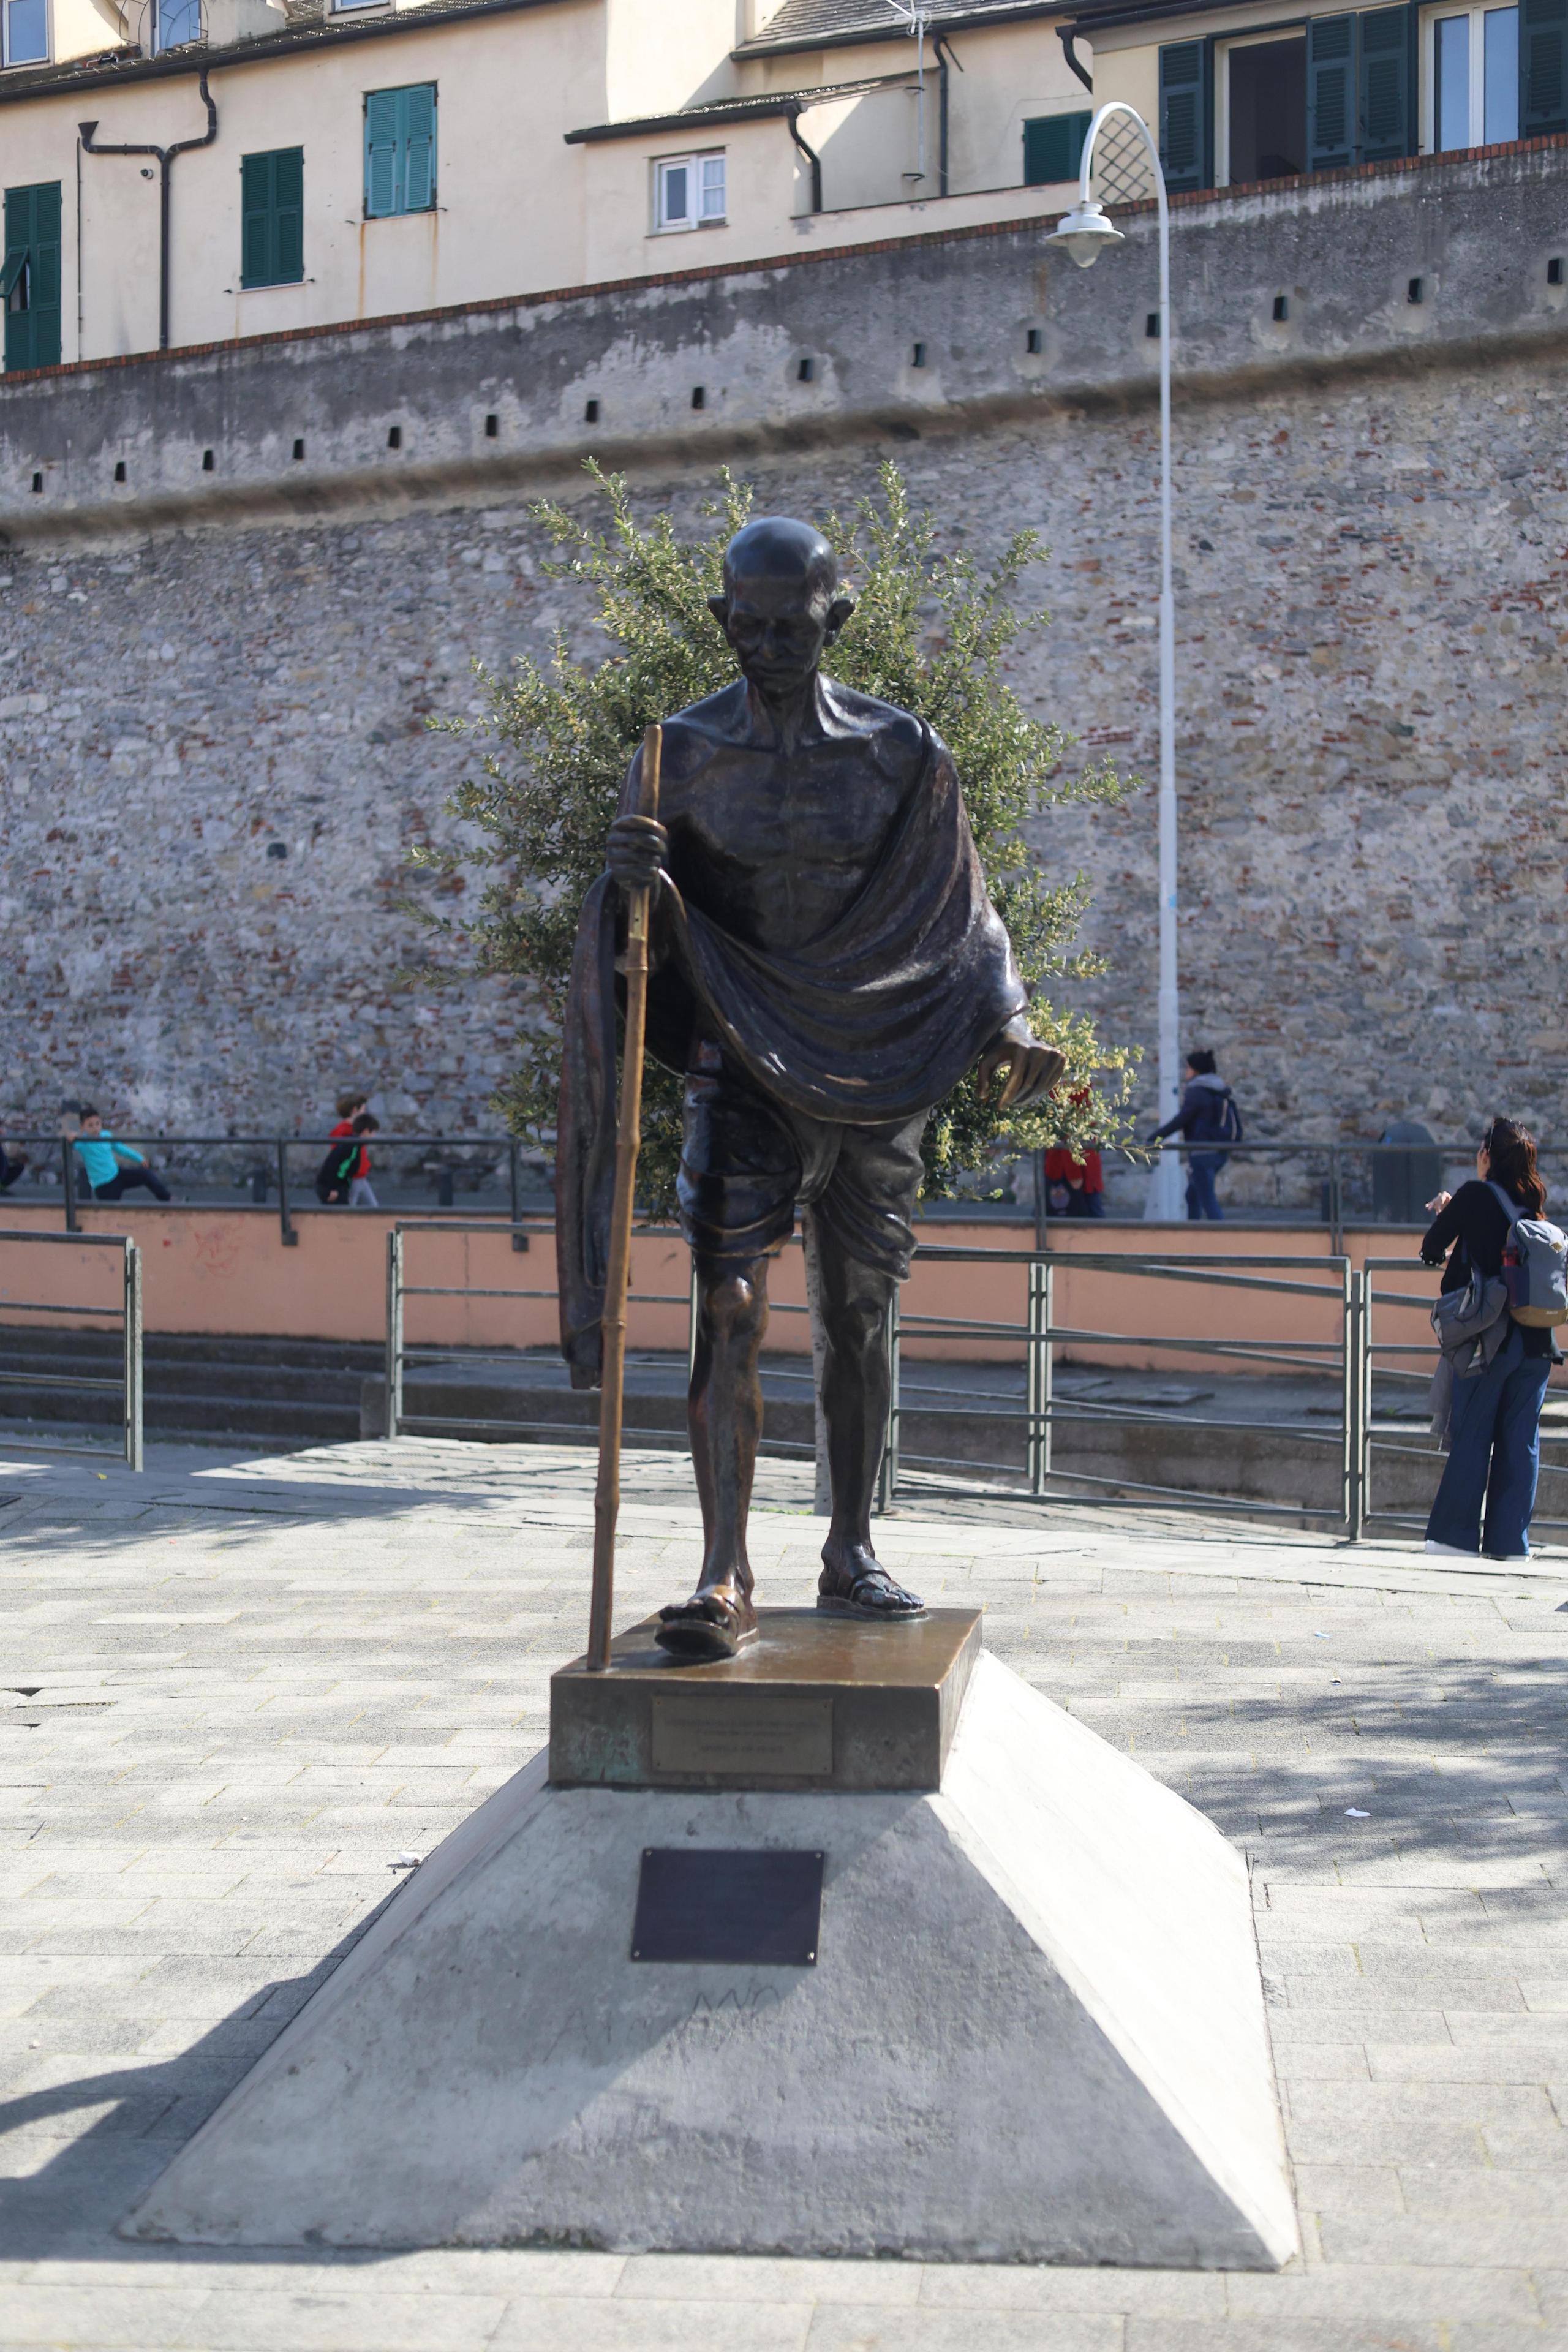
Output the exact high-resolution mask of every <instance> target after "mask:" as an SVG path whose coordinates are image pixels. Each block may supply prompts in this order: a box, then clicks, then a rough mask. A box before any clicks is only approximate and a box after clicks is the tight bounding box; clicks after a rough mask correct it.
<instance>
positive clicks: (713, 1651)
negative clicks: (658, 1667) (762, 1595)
mask: <svg viewBox="0 0 1568 2352" xmlns="http://www.w3.org/2000/svg"><path fill="white" fill-rule="evenodd" d="M658 1616H659V1625H658V1633H656V1634H655V1635H654V1637H653V1638H654V1640H655V1641H656V1642H657V1643H658V1646H659V1648H660V1649H661V1650H666V1651H668V1654H669V1655H670V1656H671V1657H672V1658H679V1659H680V1660H681V1661H682V1662H683V1663H685V1664H689V1665H701V1664H705V1663H707V1662H709V1661H710V1660H713V1659H717V1658H732V1657H733V1656H734V1655H735V1654H736V1652H737V1651H738V1650H743V1649H744V1648H745V1646H746V1644H747V1643H748V1642H754V1641H755V1640H756V1638H757V1618H756V1612H755V1611H754V1610H753V1609H752V1606H751V1604H750V1602H749V1601H748V1602H747V1603H745V1604H744V1605H743V1606H742V1604H741V1603H739V1602H737V1601H731V1600H730V1599H729V1598H728V1597H727V1596H726V1595H725V1594H723V1593H720V1592H694V1593H693V1594H692V1596H691V1599H690V1600H689V1601H675V1602H674V1603H673V1604H672V1605H671V1606H670V1607H669V1608H668V1609H661V1610H660V1611H659V1612H658Z"/></svg>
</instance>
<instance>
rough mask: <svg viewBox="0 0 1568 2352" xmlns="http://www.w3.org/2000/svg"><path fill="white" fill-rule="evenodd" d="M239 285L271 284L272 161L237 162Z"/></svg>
mask: <svg viewBox="0 0 1568 2352" xmlns="http://www.w3.org/2000/svg"><path fill="white" fill-rule="evenodd" d="M239 214H240V231H239V282H240V284H241V285H242V286H270V285H271V283H272V158H271V156H270V155H242V156H241V157H240V162H239Z"/></svg>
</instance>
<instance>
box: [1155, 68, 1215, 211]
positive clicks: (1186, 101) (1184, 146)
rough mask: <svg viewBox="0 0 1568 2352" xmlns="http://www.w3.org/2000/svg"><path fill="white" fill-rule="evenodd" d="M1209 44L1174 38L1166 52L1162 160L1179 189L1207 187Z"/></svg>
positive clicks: (1167, 179) (1162, 89) (1170, 185)
mask: <svg viewBox="0 0 1568 2352" xmlns="http://www.w3.org/2000/svg"><path fill="white" fill-rule="evenodd" d="M1208 81H1209V48H1208V44H1207V42H1205V41H1173V42H1170V43H1168V44H1167V45H1166V46H1165V47H1163V49H1162V50H1161V51H1160V161H1161V163H1162V164H1163V167H1164V173H1165V185H1166V187H1167V188H1169V189H1170V190H1171V191H1172V193H1173V194H1175V193H1176V192H1177V191H1179V190H1181V189H1184V188H1206V187H1208V186H1209V185H1210V184H1211V182H1212V181H1213V178H1214V173H1213V170H1212V168H1211V166H1210V162H1209V139H1208V111H1209V89H1208Z"/></svg>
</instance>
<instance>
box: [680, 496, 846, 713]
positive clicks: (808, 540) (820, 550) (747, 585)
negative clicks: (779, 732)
mask: <svg viewBox="0 0 1568 2352" xmlns="http://www.w3.org/2000/svg"><path fill="white" fill-rule="evenodd" d="M709 604H710V610H711V612H712V614H713V617H714V619H715V620H716V621H717V622H718V624H719V625H720V627H721V629H722V630H723V632H724V635H726V636H727V637H728V638H729V640H730V644H731V647H732V649H733V651H734V654H735V656H736V659H737V660H738V661H739V662H740V665H741V667H742V669H743V670H744V672H745V674H746V677H747V678H748V680H749V681H750V683H751V684H752V686H753V687H754V688H756V689H757V691H758V693H760V694H761V695H762V696H763V698H764V700H770V701H771V700H774V699H776V698H779V697H780V696H788V695H791V694H793V693H794V692H795V691H796V690H797V689H799V688H802V687H804V686H805V684H806V682H807V680H808V679H809V678H810V677H811V675H812V673H813V672H814V671H815V670H816V666H817V664H818V662H819V661H820V660H821V659H822V656H823V652H824V650H825V648H826V646H830V645H831V644H832V642H833V640H834V638H835V637H836V636H837V635H838V632H839V630H840V629H841V628H842V627H843V626H844V624H845V622H846V621H847V619H848V618H849V615H850V614H851V613H852V612H853V611H854V610H855V604H854V600H853V598H851V597H848V596H840V595H839V593H838V559H837V556H836V555H835V554H834V552H833V550H832V548H831V547H830V546H829V544H828V542H827V541H826V539H825V538H824V537H823V535H822V533H821V531H819V530H817V529H816V525H815V524H814V523H809V522H796V521H795V520H793V519H792V518H791V517H790V516H788V515H759V516H757V518H756V520H754V521H752V522H749V523H747V524H746V525H745V527H744V528H743V529H742V530H738V531H737V532H736V533H735V536H734V538H733V539H732V540H731V541H730V544H729V546H728V547H727V548H726V549H725V551H724V593H723V594H722V595H721V596H713V597H710V600H709Z"/></svg>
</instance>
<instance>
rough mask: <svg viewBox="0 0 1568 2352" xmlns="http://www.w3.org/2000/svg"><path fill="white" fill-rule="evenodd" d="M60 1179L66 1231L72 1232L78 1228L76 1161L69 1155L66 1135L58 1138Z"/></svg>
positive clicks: (69, 1147) (69, 1144)
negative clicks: (62, 1189)
mask: <svg viewBox="0 0 1568 2352" xmlns="http://www.w3.org/2000/svg"><path fill="white" fill-rule="evenodd" d="M60 1179H61V1181H62V1182H63V1184H64V1185H65V1188H66V1231H67V1233H68V1234H74V1233H77V1232H79V1230H80V1228H79V1225H78V1223H77V1218H76V1163H75V1161H74V1160H73V1159H72V1157H71V1141H70V1138H69V1136H68V1135H62V1136H61V1138H60Z"/></svg>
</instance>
